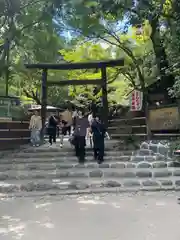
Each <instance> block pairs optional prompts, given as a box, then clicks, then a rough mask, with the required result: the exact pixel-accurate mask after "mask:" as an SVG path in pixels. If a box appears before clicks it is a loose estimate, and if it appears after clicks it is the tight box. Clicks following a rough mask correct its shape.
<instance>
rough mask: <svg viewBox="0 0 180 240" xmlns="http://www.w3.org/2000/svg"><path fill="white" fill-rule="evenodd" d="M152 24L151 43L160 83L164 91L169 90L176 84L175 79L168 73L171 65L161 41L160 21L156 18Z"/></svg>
mask: <svg viewBox="0 0 180 240" xmlns="http://www.w3.org/2000/svg"><path fill="white" fill-rule="evenodd" d="M150 24H151V27H152V34H151V41H152V44H153V48H154V53H155V57H156V63H157V68H158V70H159V74H160V81H161V84H162V85H163V87H164V89H167V88H169V87H171V86H172V85H173V83H174V82H175V79H174V76H173V75H172V74H171V73H170V74H168V73H167V70H168V69H169V63H168V60H167V55H166V52H165V48H164V45H163V40H162V39H161V36H160V27H159V19H158V18H154V19H153V20H152V21H151V22H150Z"/></svg>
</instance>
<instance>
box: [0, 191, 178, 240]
mask: <svg viewBox="0 0 180 240" xmlns="http://www.w3.org/2000/svg"><path fill="white" fill-rule="evenodd" d="M177 196H178V194H176V193H174V192H168V193H166V192H161V193H143V194H142V193H141V194H132V193H131V194H130V193H129V194H120V195H111V194H103V195H88V196H86V195H84V196H73V197H68V196H64V197H46V198H35V199H33V198H18V199H15V198H14V199H13V198H10V199H8V198H7V199H6V198H5V199H1V200H0V201H1V202H0V239H1V240H17V239H18V240H33V239H37V240H50V239H51V240H57V239H62V240H101V239H102V240H121V239H122V240H132V239H135V240H170V239H172V240H179V239H180V231H179V226H180V205H178V202H177Z"/></svg>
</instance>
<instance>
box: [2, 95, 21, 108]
mask: <svg viewBox="0 0 180 240" xmlns="http://www.w3.org/2000/svg"><path fill="white" fill-rule="evenodd" d="M8 105H10V106H19V105H20V101H19V99H17V98H8V97H3V96H2V97H1V96H0V106H8Z"/></svg>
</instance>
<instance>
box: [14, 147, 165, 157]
mask: <svg viewBox="0 0 180 240" xmlns="http://www.w3.org/2000/svg"><path fill="white" fill-rule="evenodd" d="M46 153H47V154H46ZM23 154H24V156H27V155H28V156H29V155H30V154H31V155H32V156H34V155H36V156H37V155H38V156H39V155H40V156H41V155H48V156H49V155H58V156H59V155H60V156H61V155H63V156H64V155H74V149H72V148H70V149H69V150H68V149H66V150H64V149H63V150H62V149H56V148H55V150H52V149H49V150H48V149H46V150H45V151H44V150H42V149H38V148H37V150H32V151H22V152H21V153H19V154H16V155H20V156H21V155H23ZM86 154H87V155H92V154H93V150H92V149H88V151H86ZM105 154H106V155H124V156H131V155H138V156H152V155H155V153H154V152H153V151H152V150H151V149H140V150H134V151H132V150H119V149H115V148H114V149H111V150H107V149H106V150H105ZM159 154H160V153H159ZM16 155H15V156H16Z"/></svg>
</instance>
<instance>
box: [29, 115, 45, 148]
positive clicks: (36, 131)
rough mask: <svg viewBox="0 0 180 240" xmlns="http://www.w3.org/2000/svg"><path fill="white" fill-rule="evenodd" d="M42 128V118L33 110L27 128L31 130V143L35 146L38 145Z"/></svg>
mask: <svg viewBox="0 0 180 240" xmlns="http://www.w3.org/2000/svg"><path fill="white" fill-rule="evenodd" d="M41 129H42V120H41V117H40V116H39V113H38V111H34V114H33V115H32V116H31V120H30V122H29V130H30V131H31V143H32V145H33V146H34V147H35V146H36V147H38V146H39V145H40V131H41Z"/></svg>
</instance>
